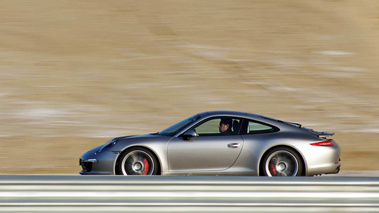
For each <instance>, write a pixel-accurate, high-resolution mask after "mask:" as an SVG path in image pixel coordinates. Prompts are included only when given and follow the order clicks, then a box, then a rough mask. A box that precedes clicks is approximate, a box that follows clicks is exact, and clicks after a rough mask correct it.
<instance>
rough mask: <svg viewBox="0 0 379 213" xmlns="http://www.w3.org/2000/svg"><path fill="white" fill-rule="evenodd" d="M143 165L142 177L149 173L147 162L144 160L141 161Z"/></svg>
mask: <svg viewBox="0 0 379 213" xmlns="http://www.w3.org/2000/svg"><path fill="white" fill-rule="evenodd" d="M143 164H145V170H143V175H147V172H148V171H149V162H147V160H146V158H145V159H144V160H143Z"/></svg>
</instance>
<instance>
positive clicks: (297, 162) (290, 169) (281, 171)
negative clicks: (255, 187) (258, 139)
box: [261, 147, 303, 177]
mask: <svg viewBox="0 0 379 213" xmlns="http://www.w3.org/2000/svg"><path fill="white" fill-rule="evenodd" d="M261 166H262V172H263V175H264V176H269V177H273V176H302V175H303V161H302V158H301V157H300V156H299V154H298V153H297V152H295V151H294V150H293V149H290V148H288V147H277V148H274V149H272V150H270V151H269V152H267V153H266V154H265V155H264V157H263V160H262V164H261Z"/></svg>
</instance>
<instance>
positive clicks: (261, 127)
mask: <svg viewBox="0 0 379 213" xmlns="http://www.w3.org/2000/svg"><path fill="white" fill-rule="evenodd" d="M276 131H278V128H276V127H274V126H271V125H268V124H263V123H260V122H256V121H248V125H247V134H258V133H268V132H276Z"/></svg>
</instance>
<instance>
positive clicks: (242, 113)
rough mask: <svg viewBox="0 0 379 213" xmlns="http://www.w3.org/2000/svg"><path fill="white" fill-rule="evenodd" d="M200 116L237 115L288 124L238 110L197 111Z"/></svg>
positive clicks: (277, 123)
mask: <svg viewBox="0 0 379 213" xmlns="http://www.w3.org/2000/svg"><path fill="white" fill-rule="evenodd" d="M199 115H200V116H201V117H203V118H204V117H212V116H237V117H243V118H247V119H253V120H257V121H261V122H265V123H269V124H272V125H276V126H278V125H279V126H282V125H284V126H290V125H289V124H288V123H286V122H283V121H281V120H279V119H275V118H270V117H266V116H263V115H258V114H253V113H247V112H238V111H227V110H218V111H207V112H202V113H199Z"/></svg>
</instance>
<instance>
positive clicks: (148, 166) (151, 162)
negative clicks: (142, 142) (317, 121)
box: [118, 147, 159, 175]
mask: <svg viewBox="0 0 379 213" xmlns="http://www.w3.org/2000/svg"><path fill="white" fill-rule="evenodd" d="M158 170H159V168H158V161H157V158H156V157H155V155H154V154H153V153H152V152H151V151H149V150H147V149H145V148H139V147H136V148H131V149H129V150H127V151H126V152H124V153H123V154H121V156H120V158H119V162H118V171H119V172H120V174H121V175H156V174H157V173H158Z"/></svg>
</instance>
